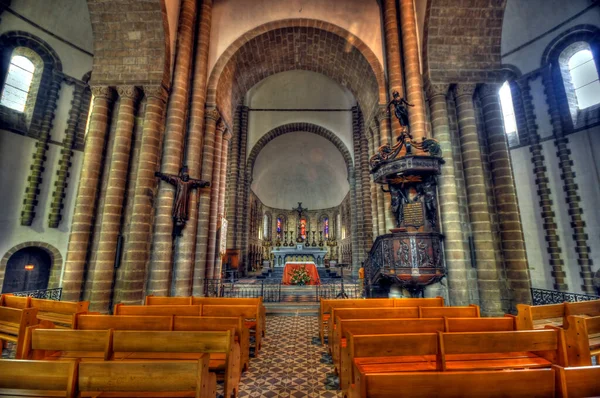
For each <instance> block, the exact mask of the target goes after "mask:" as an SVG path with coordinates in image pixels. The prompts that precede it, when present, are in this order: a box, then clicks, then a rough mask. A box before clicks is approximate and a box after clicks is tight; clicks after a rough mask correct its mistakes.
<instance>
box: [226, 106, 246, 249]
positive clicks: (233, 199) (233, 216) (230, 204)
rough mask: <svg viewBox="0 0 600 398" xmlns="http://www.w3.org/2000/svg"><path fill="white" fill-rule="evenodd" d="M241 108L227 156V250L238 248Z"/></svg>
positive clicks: (237, 115) (237, 109)
mask: <svg viewBox="0 0 600 398" xmlns="http://www.w3.org/2000/svg"><path fill="white" fill-rule="evenodd" d="M241 108H242V107H241V106H238V107H237V108H236V110H235V116H234V121H233V132H232V138H231V149H230V153H229V154H228V156H227V162H228V173H229V176H228V178H227V184H226V187H227V188H226V191H225V195H226V197H227V198H228V201H227V209H226V210H225V217H226V218H227V222H228V228H227V248H228V249H236V248H237V235H238V233H237V230H238V228H237V225H238V224H237V205H238V203H237V201H238V196H237V194H238V187H239V182H238V175H239V163H240V126H241V123H240V122H241V120H240V119H241V118H240V115H241Z"/></svg>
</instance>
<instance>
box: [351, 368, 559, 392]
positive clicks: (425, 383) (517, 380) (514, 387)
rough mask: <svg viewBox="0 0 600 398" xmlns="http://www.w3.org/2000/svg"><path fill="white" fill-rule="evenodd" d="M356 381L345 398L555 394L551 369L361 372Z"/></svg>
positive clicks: (553, 374)
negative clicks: (363, 373) (394, 372)
mask: <svg viewBox="0 0 600 398" xmlns="http://www.w3.org/2000/svg"><path fill="white" fill-rule="evenodd" d="M357 380H358V381H357V384H356V385H355V386H353V387H352V388H351V389H350V391H349V392H348V394H347V395H346V396H347V397H348V398H391V397H403V396H404V397H411V398H430V397H437V398H481V397H486V398H505V397H511V398H513V397H514V398H549V397H554V394H555V371H554V370H553V369H532V370H511V371H504V372H422V373H396V374H365V375H362V374H361V375H359V376H358V377H357Z"/></svg>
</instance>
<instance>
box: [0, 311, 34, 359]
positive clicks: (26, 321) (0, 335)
mask: <svg viewBox="0 0 600 398" xmlns="http://www.w3.org/2000/svg"><path fill="white" fill-rule="evenodd" d="M37 312H38V310H37V308H24V309H18V308H10V307H0V340H1V341H11V342H14V343H16V344H17V351H16V354H15V357H16V358H17V359H20V358H21V357H22V356H23V340H24V339H25V333H26V329H27V327H29V326H33V325H36V324H37V323H38V321H37V318H36V316H37ZM3 346H4V343H3V344H0V349H2V348H3Z"/></svg>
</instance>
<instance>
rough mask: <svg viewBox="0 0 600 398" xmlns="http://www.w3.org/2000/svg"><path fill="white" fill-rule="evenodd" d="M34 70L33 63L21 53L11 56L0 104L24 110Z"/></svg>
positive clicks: (20, 110)
mask: <svg viewBox="0 0 600 398" xmlns="http://www.w3.org/2000/svg"><path fill="white" fill-rule="evenodd" d="M34 71H35V67H34V66H33V63H32V62H31V61H30V60H28V59H27V58H25V57H23V56H21V55H15V56H14V57H12V59H11V60H10V66H9V67H8V74H7V75H6V82H5V83H4V88H3V90H2V98H1V99H0V104H1V105H4V106H6V107H8V108H11V109H14V110H16V111H19V112H23V111H25V105H26V104H27V95H28V94H29V89H30V88H31V81H32V80H33V72H34Z"/></svg>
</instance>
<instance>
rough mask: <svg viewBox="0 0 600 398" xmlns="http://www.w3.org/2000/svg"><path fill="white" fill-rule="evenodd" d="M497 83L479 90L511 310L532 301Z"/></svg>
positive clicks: (519, 215)
mask: <svg viewBox="0 0 600 398" xmlns="http://www.w3.org/2000/svg"><path fill="white" fill-rule="evenodd" d="M499 90H500V85H495V84H486V85H484V86H483V87H482V89H481V90H480V91H479V93H480V98H481V103H482V106H483V115H484V119H485V130H486V133H487V138H488V147H489V159H490V166H491V169H492V170H491V171H492V176H493V178H494V181H493V188H494V196H495V197H496V207H497V211H498V218H499V224H500V240H501V245H502V254H503V257H504V264H505V266H506V276H507V279H508V284H509V292H510V297H511V312H512V313H516V305H517V304H531V280H530V278H529V265H528V264H527V251H526V250H525V239H524V237H523V229H522V226H521V214H520V213H519V203H518V201H517V190H516V187H515V180H514V176H513V172H512V167H511V159H510V153H509V151H508V142H507V138H506V133H505V130H504V120H503V116H502V108H501V105H500V97H499V95H498V92H499Z"/></svg>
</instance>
